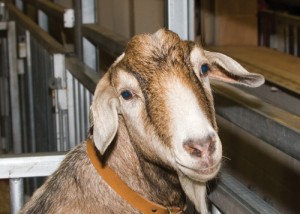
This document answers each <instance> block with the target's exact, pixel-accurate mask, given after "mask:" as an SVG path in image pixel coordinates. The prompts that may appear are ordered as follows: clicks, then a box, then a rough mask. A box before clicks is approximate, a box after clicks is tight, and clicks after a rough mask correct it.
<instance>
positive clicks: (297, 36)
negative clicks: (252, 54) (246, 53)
mask: <svg viewBox="0 0 300 214" xmlns="http://www.w3.org/2000/svg"><path fill="white" fill-rule="evenodd" d="M258 17H259V26H258V27H259V43H260V45H261V46H266V47H269V48H273V49H277V50H279V51H282V52H285V53H288V54H291V55H295V56H299V55H300V49H299V48H300V17H299V16H295V15H289V14H286V13H282V12H275V11H270V10H265V11H261V12H259V14H258Z"/></svg>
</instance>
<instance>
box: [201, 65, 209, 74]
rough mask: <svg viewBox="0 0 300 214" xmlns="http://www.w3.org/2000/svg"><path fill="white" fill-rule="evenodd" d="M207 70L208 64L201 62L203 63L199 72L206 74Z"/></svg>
mask: <svg viewBox="0 0 300 214" xmlns="http://www.w3.org/2000/svg"><path fill="white" fill-rule="evenodd" d="M208 71H209V66H208V64H206V63H205V64H203V65H201V72H202V74H204V75H205V74H206V73H207V72H208Z"/></svg>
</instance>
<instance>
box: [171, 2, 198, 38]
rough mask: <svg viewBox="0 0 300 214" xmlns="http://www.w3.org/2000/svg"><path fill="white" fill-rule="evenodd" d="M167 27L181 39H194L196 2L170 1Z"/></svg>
mask: <svg viewBox="0 0 300 214" xmlns="http://www.w3.org/2000/svg"><path fill="white" fill-rule="evenodd" d="M167 11H168V12H167V14H168V16H167V19H168V22H167V27H168V29H170V30H172V31H174V32H176V33H177V34H178V35H179V36H180V38H181V39H184V40H193V39H194V36H195V35H194V34H195V33H194V31H195V30H194V0H168V2H167Z"/></svg>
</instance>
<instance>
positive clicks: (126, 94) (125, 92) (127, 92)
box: [121, 90, 132, 100]
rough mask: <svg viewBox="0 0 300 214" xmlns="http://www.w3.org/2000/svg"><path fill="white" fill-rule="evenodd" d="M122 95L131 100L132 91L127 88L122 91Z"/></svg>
mask: <svg viewBox="0 0 300 214" xmlns="http://www.w3.org/2000/svg"><path fill="white" fill-rule="evenodd" d="M121 96H122V97H123V99H124V100H129V99H131V98H132V93H131V92H130V91H127V90H126V91H123V92H122V93H121Z"/></svg>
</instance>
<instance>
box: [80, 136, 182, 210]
mask: <svg viewBox="0 0 300 214" xmlns="http://www.w3.org/2000/svg"><path fill="white" fill-rule="evenodd" d="M86 145H87V154H88V156H89V158H90V161H91V162H92V164H93V166H94V167H95V169H96V170H97V172H98V174H99V175H100V176H101V177H102V178H103V179H104V180H105V181H106V183H107V184H108V185H109V186H110V187H111V188H112V189H113V190H114V191H115V192H116V193H118V194H119V195H120V196H121V197H122V198H123V199H125V200H126V201H127V202H128V203H129V204H131V205H132V206H133V207H135V208H136V209H138V210H139V211H141V212H142V213H145V214H148V213H149V214H150V213H151V214H153V213H155V214H170V213H176V214H179V213H183V210H181V209H180V208H179V207H164V206H162V205H160V204H157V203H154V202H152V201H149V200H148V199H146V198H144V197H143V196H141V195H140V194H138V193H136V192H135V191H133V190H132V189H130V187H129V186H127V184H126V183H124V182H123V181H122V180H121V178H120V177H119V176H118V175H117V174H116V173H115V172H114V171H113V170H112V169H111V168H109V167H108V166H107V165H105V166H103V165H102V163H101V161H99V159H98V157H97V150H96V148H95V146H94V143H93V141H92V140H91V139H90V138H88V139H87V141H86Z"/></svg>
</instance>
